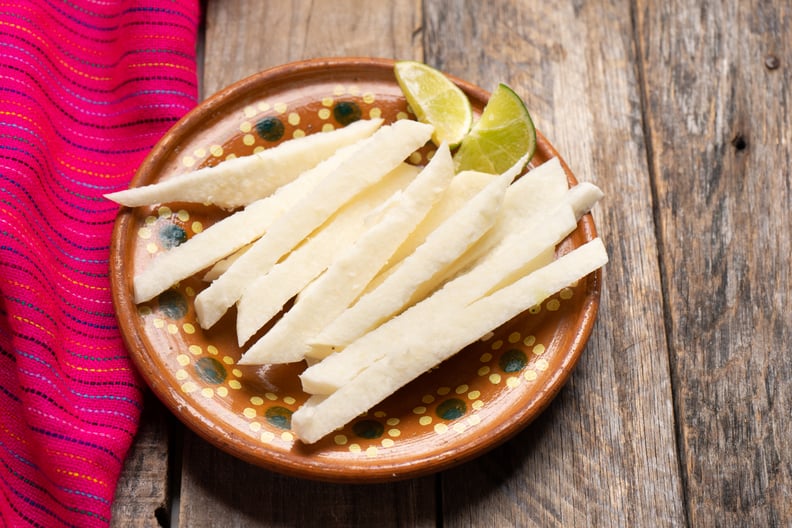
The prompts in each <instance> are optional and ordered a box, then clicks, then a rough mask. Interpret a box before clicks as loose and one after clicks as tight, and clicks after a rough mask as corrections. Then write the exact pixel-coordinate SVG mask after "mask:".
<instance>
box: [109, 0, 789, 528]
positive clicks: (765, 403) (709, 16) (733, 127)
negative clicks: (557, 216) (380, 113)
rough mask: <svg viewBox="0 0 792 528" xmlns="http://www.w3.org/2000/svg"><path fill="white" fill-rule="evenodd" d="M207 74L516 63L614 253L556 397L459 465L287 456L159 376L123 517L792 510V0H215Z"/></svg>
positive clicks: (584, 520) (131, 466) (207, 86)
mask: <svg viewBox="0 0 792 528" xmlns="http://www.w3.org/2000/svg"><path fill="white" fill-rule="evenodd" d="M205 21H206V23H205V27H204V28H202V41H201V49H200V50H199V51H200V53H199V65H200V70H199V71H200V78H201V81H202V90H203V94H204V96H205V95H208V94H212V93H214V92H215V91H217V90H218V89H220V88H221V87H223V86H225V85H227V84H229V83H231V82H233V81H235V80H237V79H240V78H242V77H245V76H247V75H249V74H252V73H254V72H256V71H259V70H262V69H265V68H267V67H270V66H274V65H277V64H281V63H285V62H289V61H293V60H298V59H303V58H309V57H318V56H328V55H368V56H383V57H393V58H412V59H418V60H422V61H425V62H427V63H429V64H431V65H433V66H435V67H438V68H440V69H442V70H445V71H447V72H449V73H452V74H454V75H457V76H459V77H461V78H464V79H467V80H470V81H472V82H474V83H476V84H479V85H480V86H482V87H484V88H486V89H488V90H492V89H493V88H494V86H495V83H496V82H498V81H504V82H507V83H509V84H510V85H511V86H512V87H513V88H515V89H516V90H517V92H518V93H520V94H521V95H523V96H524V98H525V99H526V101H527V103H528V106H529V108H530V110H531V113H532V114H533V116H534V117H535V120H536V123H537V126H538V128H539V129H540V130H541V131H542V132H543V133H544V134H545V135H546V136H547V137H548V138H549V139H550V141H551V142H552V143H553V144H554V145H555V146H556V147H557V148H558V150H559V151H560V152H561V153H562V155H563V156H564V157H565V159H566V160H567V162H568V163H569V164H570V166H571V167H572V169H573V171H574V172H575V173H576V174H577V176H578V178H579V179H581V180H588V181H592V182H594V183H596V184H597V185H599V186H600V187H601V188H602V189H603V190H604V191H605V193H606V198H605V200H604V202H602V203H601V204H600V205H599V206H598V207H597V208H596V210H595V212H594V216H595V220H596V222H597V225H598V228H599V231H600V235H601V236H602V237H603V238H604V240H605V241H606V244H607V247H608V250H609V252H610V256H611V262H610V263H609V264H608V266H607V268H606V270H605V273H604V285H605V286H604V291H603V295H602V303H601V308H600V314H599V319H598V322H597V325H596V327H595V329H594V332H593V335H592V337H591V340H590V342H589V345H588V347H587V349H586V350H585V352H584V355H583V357H582V360H581V361H580V363H579V364H578V367H577V369H576V371H575V372H574V374H573V375H572V377H571V379H570V381H569V382H568V384H567V385H566V387H565V388H564V389H563V390H562V392H561V393H560V395H559V396H558V398H557V399H556V400H555V401H554V402H553V404H552V405H551V406H550V408H549V409H547V411H546V412H545V413H544V414H543V415H542V416H541V417H540V418H539V419H538V420H537V421H536V422H534V423H533V424H532V425H530V426H529V427H528V428H527V429H525V430H524V431H523V432H522V433H521V434H519V435H518V436H517V437H516V438H514V439H513V440H511V441H509V442H508V443H506V444H504V445H502V446H501V447H499V448H497V449H495V450H494V451H492V452H490V453H489V454H486V455H484V456H482V457H480V458H479V459H477V460H474V461H472V462H470V463H467V464H465V465H462V466H460V467H457V468H455V469H452V470H449V471H446V472H444V473H442V474H438V475H435V476H430V477H426V478H420V479H417V480H411V481H406V482H399V483H395V484H381V485H371V486H362V485H334V484H322V483H315V482H307V481H301V480H296V479H292V478H287V477H283V476H280V475H277V474H273V473H270V472H267V471H265V470H262V469H259V468H256V467H252V466H250V465H247V464H245V463H243V462H240V461H238V460H236V459H233V458H232V457H230V456H228V455H226V454H224V453H223V452H220V451H218V450H217V449H215V448H214V447H211V446H210V445H209V444H207V443H206V442H204V441H203V440H201V439H199V438H198V437H196V436H195V435H194V434H193V433H191V432H190V431H188V430H185V429H184V428H183V427H182V426H181V425H180V424H179V422H178V421H177V420H176V419H175V418H174V417H173V416H171V415H170V414H169V413H168V412H167V411H165V410H164V409H163V407H162V406H161V405H160V404H159V403H158V402H156V400H155V399H154V398H153V397H152V398H151V401H149V402H148V405H147V406H146V411H145V417H144V421H143V424H142V426H141V430H140V432H139V435H138V438H137V441H136V443H135V445H134V447H133V450H132V452H131V453H130V457H129V459H128V463H127V468H126V470H125V473H124V475H123V478H122V482H121V483H120V485H119V488H118V493H117V500H116V503H115V517H114V519H115V522H114V524H115V525H116V526H123V527H128V526H158V525H161V526H174V527H175V526H185V527H191V528H196V527H202V526H207V527H209V526H224V527H225V526H245V527H247V526H392V525H399V526H432V527H434V526H498V527H499V526H534V525H535V526H566V527H569V526H598V527H599V526H651V527H656V526H696V527H699V526H729V527H734V526H790V525H792V420H790V416H791V415H792V379H790V378H791V377H792V376H791V375H792V360H790V357H789V356H790V352H791V351H792V350H790V343H792V315H791V314H790V308H792V299H790V293H792V274H791V273H790V268H791V267H792V266H790V261H791V258H792V247H790V246H791V245H792V227H790V225H791V224H792V222H791V221H792V214H790V209H791V208H792V176H790V167H791V166H792V98H791V97H790V95H791V94H792V91H791V90H792V88H790V86H792V67H791V66H792V49H790V43H792V4H790V3H789V1H788V0H772V1H771V0H766V1H760V0H745V1H741V2H737V1H731V2H713V1H710V0H696V1H694V0H664V1H648V0H637V1H634V2H626V1H621V0H611V1H604V0H589V1H586V2H582V1H576V2H564V1H549V2H527V1H519V0H489V1H486V2H485V1H479V0H475V1H473V0H471V1H461V0H445V1H437V0H425V1H423V2H421V1H417V0H412V1H407V0H403V1H397V2H375V1H371V0H335V1H332V2H331V1H313V2H309V1H298V0H293V1H289V2H286V1H283V2H275V1H269V2H267V1H260V0H209V1H208V3H207V4H206V5H205Z"/></svg>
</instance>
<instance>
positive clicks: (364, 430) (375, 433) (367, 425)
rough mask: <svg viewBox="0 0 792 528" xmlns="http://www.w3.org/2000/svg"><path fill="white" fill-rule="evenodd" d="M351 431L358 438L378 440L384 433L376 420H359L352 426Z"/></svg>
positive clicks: (383, 427)
mask: <svg viewBox="0 0 792 528" xmlns="http://www.w3.org/2000/svg"><path fill="white" fill-rule="evenodd" d="M352 431H354V432H355V434H356V435H357V436H359V437H360V438H368V439H373V438H379V437H380V436H382V433H384V432H385V426H384V425H382V424H381V423H379V422H378V421H376V420H361V421H359V422H357V423H355V425H353V426H352Z"/></svg>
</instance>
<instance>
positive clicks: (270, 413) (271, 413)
mask: <svg viewBox="0 0 792 528" xmlns="http://www.w3.org/2000/svg"><path fill="white" fill-rule="evenodd" d="M291 416H292V412H291V411H290V410H289V409H287V408H285V407H280V406H277V405H276V406H273V407H270V408H269V409H267V411H266V412H265V413H264V418H266V419H267V422H269V423H270V424H271V425H274V426H275V427H277V428H279V429H286V430H288V429H291Z"/></svg>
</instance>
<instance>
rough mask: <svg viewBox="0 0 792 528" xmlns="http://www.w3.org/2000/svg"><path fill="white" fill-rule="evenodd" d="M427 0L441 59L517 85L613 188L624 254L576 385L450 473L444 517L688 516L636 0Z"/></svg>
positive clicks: (612, 231)
mask: <svg viewBox="0 0 792 528" xmlns="http://www.w3.org/2000/svg"><path fill="white" fill-rule="evenodd" d="M425 4H426V12H427V20H426V31H425V34H424V39H425V43H424V47H425V50H426V57H425V58H426V61H427V62H429V63H431V64H434V65H436V66H438V67H440V68H443V69H445V70H448V71H451V72H453V73H455V74H458V75H461V76H464V77H466V78H468V79H470V80H472V81H473V82H477V83H479V84H481V85H483V86H484V87H486V88H488V89H492V88H494V84H495V83H497V82H499V81H503V82H506V83H508V84H510V85H511V86H512V87H513V88H514V89H515V90H517V92H518V93H520V94H522V95H523V97H524V98H525V100H526V102H527V104H528V107H529V109H530V111H531V112H532V114H533V115H534V117H535V120H536V124H537V126H538V128H539V129H540V130H542V131H543V132H544V133H545V135H546V136H547V137H548V138H549V139H550V141H551V142H552V143H553V144H554V145H555V146H556V147H557V149H558V150H559V151H560V152H561V154H562V156H563V157H564V158H565V159H566V160H567V161H568V163H569V164H570V166H571V168H572V170H573V172H575V173H576V174H577V176H578V178H579V179H580V180H587V181H592V182H594V183H596V184H597V185H599V186H601V187H602V189H603V190H604V191H605V194H606V198H605V199H604V200H603V202H602V203H601V204H600V205H598V206H597V208H596V209H595V211H594V216H595V219H596V221H597V223H598V226H599V232H600V235H601V236H602V238H603V239H604V241H605V243H606V245H607V247H608V251H609V254H610V257H611V262H610V263H609V264H608V265H607V266H606V269H605V273H604V284H605V288H604V291H603V295H602V304H601V308H600V316H599V319H598V324H597V326H596V328H595V330H594V333H593V335H592V338H591V341H590V343H589V346H588V347H587V349H586V351H585V352H584V356H583V358H582V360H581V361H580V363H579V365H578V368H577V370H576V372H575V373H574V374H573V376H572V378H571V381H570V382H569V384H568V386H567V387H566V388H565V389H564V390H563V391H562V393H561V394H560V396H559V398H557V400H556V401H555V402H554V403H553V404H552V405H551V407H550V408H549V409H548V410H547V412H546V413H545V414H544V415H543V416H542V417H541V418H540V419H539V421H538V422H536V423H535V424H534V425H533V426H531V427H529V428H528V429H527V430H526V431H525V432H524V433H523V434H521V435H520V436H518V437H517V438H516V439H514V440H513V441H511V442H509V443H508V444H506V445H505V446H503V447H501V448H500V449H498V450H496V451H494V452H493V453H491V454H490V455H488V456H485V457H483V458H481V459H479V460H477V461H475V462H473V463H470V464H467V465H465V466H463V467H461V468H459V469H457V470H454V471H451V472H449V473H447V474H445V475H443V478H442V482H443V492H444V493H443V505H444V523H445V524H444V525H445V526H480V525H484V524H494V525H497V526H500V525H503V526H506V525H509V526H580V525H589V526H680V525H683V524H684V523H685V518H684V505H683V502H682V487H681V481H680V479H679V471H678V470H679V466H678V459H677V453H676V443H675V435H674V418H673V406H672V399H671V395H672V391H671V380H670V374H669V364H668V355H667V344H666V339H665V334H664V326H663V313H662V287H661V283H660V272H659V268H658V261H657V252H656V251H655V250H654V248H655V247H656V243H655V238H654V220H653V210H652V206H653V203H652V189H651V186H650V180H649V176H648V165H647V159H646V150H645V146H644V141H643V129H642V107H641V99H640V94H641V90H640V86H639V77H638V75H637V71H636V68H635V56H634V47H633V41H632V35H633V28H632V24H631V19H630V5H629V3H627V2H611V3H608V2H585V3H579V4H577V3H571V2H547V3H541V4H536V3H530V5H529V4H528V3H527V2H525V3H522V2H508V1H502V2H489V3H486V4H484V3H480V2H473V1H471V2H468V3H467V4H466V7H465V8H464V9H459V8H458V2H454V1H447V2H426V3H425ZM452 12H453V13H456V14H455V15H454V16H453V17H449V15H448V14H449V13H452ZM483 21H485V22H483ZM469 50H473V53H472V54H471V53H468V51H469ZM493 521H494V522H493Z"/></svg>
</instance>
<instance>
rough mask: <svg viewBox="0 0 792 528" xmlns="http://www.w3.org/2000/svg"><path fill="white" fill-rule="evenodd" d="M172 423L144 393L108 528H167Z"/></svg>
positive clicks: (168, 520) (150, 397)
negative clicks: (141, 412) (138, 425)
mask: <svg viewBox="0 0 792 528" xmlns="http://www.w3.org/2000/svg"><path fill="white" fill-rule="evenodd" d="M174 420H175V419H174V418H173V416H172V415H170V413H168V412H167V411H166V410H165V408H164V406H163V405H162V404H161V403H160V402H159V401H157V400H156V398H155V397H154V396H153V394H151V393H150V392H147V393H146V396H145V399H144V406H143V416H142V418H141V423H140V427H139V429H138V433H137V435H136V437H135V442H134V443H133V444H132V448H131V449H130V452H129V454H128V455H127V458H126V461H125V464H124V470H123V472H122V474H121V479H120V481H119V483H118V487H117V488H116V493H115V499H114V501H113V515H112V522H111V523H110V525H111V526H113V527H118V528H127V527H129V528H153V527H158V526H168V523H169V522H170V506H171V493H170V491H171V490H170V487H169V475H170V473H169V465H170V453H169V450H168V448H169V443H170V442H169V440H170V436H171V431H172V427H173V425H174V424H173V421H174Z"/></svg>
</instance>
